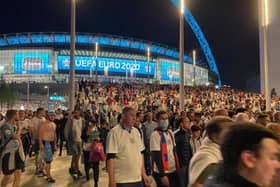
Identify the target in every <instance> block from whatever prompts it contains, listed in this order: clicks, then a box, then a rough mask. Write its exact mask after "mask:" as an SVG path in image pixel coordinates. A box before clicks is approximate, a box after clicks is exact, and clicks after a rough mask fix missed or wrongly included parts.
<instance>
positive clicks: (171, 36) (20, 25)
mask: <svg viewBox="0 0 280 187" xmlns="http://www.w3.org/2000/svg"><path fill="white" fill-rule="evenodd" d="M187 4H188V7H189V9H190V10H191V12H192V14H193V16H194V17H195V18H196V20H197V21H198V23H199V25H200V27H201V28H202V31H203V32H204V34H205V37H206V39H207V41H208V43H209V45H210V47H211V49H212V52H213V54H214V57H215V59H216V61H217V65H218V68H219V70H220V74H221V77H222V81H223V84H227V85H231V86H232V87H234V88H239V89H246V90H259V35H258V1H257V0H187ZM178 19H179V15H178V11H177V9H176V8H175V7H173V5H172V4H171V2H170V1H169V0H78V4H77V27H76V30H77V32H88V33H104V34H113V35H120V36H126V37H134V38H137V39H143V40H148V41H153V42H157V43H161V44H166V45H168V46H170V47H174V48H179V47H178V46H179V20H178ZM0 24H1V26H0V34H7V33H17V32H49V31H55V32H69V31H70V0H9V1H3V2H1V6H0ZM198 48H199V44H198V42H197V40H196V38H195V37H194V35H193V33H192V31H191V30H190V28H189V26H188V25H187V23H186V24H185V51H186V52H187V53H190V52H191V50H193V49H198ZM199 53H200V54H199V56H200V57H199V58H200V59H203V58H204V57H203V53H202V52H201V51H200V52H199Z"/></svg>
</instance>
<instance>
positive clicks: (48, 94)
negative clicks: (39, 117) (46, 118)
mask: <svg viewBox="0 0 280 187" xmlns="http://www.w3.org/2000/svg"><path fill="white" fill-rule="evenodd" d="M44 88H45V89H47V108H48V110H50V107H49V106H50V105H49V101H50V87H49V86H44Z"/></svg>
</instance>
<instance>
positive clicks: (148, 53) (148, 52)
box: [147, 47, 150, 83]
mask: <svg viewBox="0 0 280 187" xmlns="http://www.w3.org/2000/svg"><path fill="white" fill-rule="evenodd" d="M147 55H148V83H150V48H149V47H148V49H147Z"/></svg>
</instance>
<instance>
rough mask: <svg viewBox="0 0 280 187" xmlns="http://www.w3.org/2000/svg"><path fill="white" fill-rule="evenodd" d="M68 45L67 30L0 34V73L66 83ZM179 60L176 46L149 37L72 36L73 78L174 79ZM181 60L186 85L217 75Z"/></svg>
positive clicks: (12, 77) (211, 79)
mask: <svg viewBox="0 0 280 187" xmlns="http://www.w3.org/2000/svg"><path fill="white" fill-rule="evenodd" d="M96 43H97V44H98V50H96V49H95V45H96ZM69 46H70V35H69V33H18V34H8V35H0V74H1V76H2V77H3V78H4V79H5V80H6V81H16V82H25V81H30V80H32V81H36V82H58V81H62V82H67V81H68V74H69V69H70V66H69V64H70V50H69V48H70V47H69ZM148 48H149V49H150V57H149V58H148V55H147V49H148ZM178 59H179V53H178V50H176V49H172V48H170V47H167V46H164V45H161V44H157V43H153V42H149V41H143V40H137V39H134V38H125V37H119V36H111V35H101V34H86V33H83V34H82V33H80V34H77V36H76V53H75V71H76V78H77V80H80V79H82V78H84V79H93V80H94V79H95V77H96V75H97V76H98V80H100V81H105V80H106V81H108V80H109V81H141V82H148V81H149V82H150V83H152V82H158V83H162V84H170V83H178V82H179V72H180V71H179V70H180V64H179V61H178ZM184 61H185V70H184V72H185V85H193V81H195V84H196V85H204V84H207V83H208V82H210V83H213V84H216V83H217V82H218V79H219V75H218V74H217V73H215V72H214V71H212V70H211V67H210V68H209V64H207V63H205V62H202V61H197V62H196V65H195V66H193V60H192V58H191V57H189V56H187V55H185V57H184ZM194 72H195V74H194Z"/></svg>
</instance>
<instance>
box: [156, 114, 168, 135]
mask: <svg viewBox="0 0 280 187" xmlns="http://www.w3.org/2000/svg"><path fill="white" fill-rule="evenodd" d="M156 119H157V121H158V127H159V128H160V129H162V130H167V129H168V126H169V121H168V114H167V112H166V111H159V112H158V113H157V114H156Z"/></svg>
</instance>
